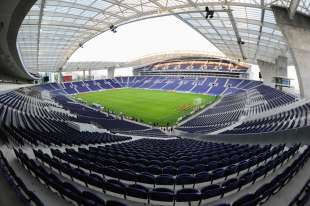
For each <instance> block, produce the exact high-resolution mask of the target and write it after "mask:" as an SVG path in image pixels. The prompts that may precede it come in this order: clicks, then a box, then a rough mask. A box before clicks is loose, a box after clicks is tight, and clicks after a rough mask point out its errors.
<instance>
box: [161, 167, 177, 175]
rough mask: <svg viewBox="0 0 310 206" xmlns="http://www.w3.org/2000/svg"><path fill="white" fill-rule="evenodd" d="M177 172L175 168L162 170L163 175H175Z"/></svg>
mask: <svg viewBox="0 0 310 206" xmlns="http://www.w3.org/2000/svg"><path fill="white" fill-rule="evenodd" d="M177 172H178V170H177V168H175V167H173V166H166V167H164V168H163V174H168V175H176V174H177Z"/></svg>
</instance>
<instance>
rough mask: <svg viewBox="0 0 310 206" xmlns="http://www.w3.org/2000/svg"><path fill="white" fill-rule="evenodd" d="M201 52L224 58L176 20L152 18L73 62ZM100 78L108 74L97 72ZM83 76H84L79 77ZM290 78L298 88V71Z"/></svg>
mask: <svg viewBox="0 0 310 206" xmlns="http://www.w3.org/2000/svg"><path fill="white" fill-rule="evenodd" d="M173 51H199V52H201V51H202V52H211V53H215V54H222V53H221V52H220V51H219V50H218V49H217V48H216V47H215V46H214V45H213V44H211V43H210V42H209V41H208V40H207V39H205V38H204V37H203V36H201V35H200V34H199V33H198V32H196V31H195V30H193V29H192V28H191V27H189V26H188V25H187V24H185V23H184V22H182V21H181V20H179V19H177V18H176V17H174V16H166V17H159V18H151V19H147V20H143V21H138V22H134V23H130V24H127V25H124V26H121V27H118V28H117V32H116V33H113V32H111V31H108V32H105V33H103V34H101V35H98V36H97V37H95V38H93V39H92V40H90V41H88V42H87V43H85V44H84V45H83V48H80V49H78V50H77V51H76V52H75V53H74V54H73V55H72V56H71V58H70V59H69V61H130V60H133V59H136V58H139V57H142V56H146V55H151V54H154V53H163V52H173ZM252 71H253V77H255V78H254V79H256V80H258V72H259V68H258V66H257V65H252ZM93 74H95V75H97V76H98V77H101V76H102V77H103V76H105V75H106V71H93ZM131 74H132V70H131V69H122V70H116V71H115V75H116V76H128V75H131ZM79 75H81V74H79ZM288 77H289V78H293V79H295V80H294V81H293V82H292V83H293V85H294V86H295V87H296V88H298V81H297V80H296V79H297V78H296V72H295V69H294V67H289V68H288Z"/></svg>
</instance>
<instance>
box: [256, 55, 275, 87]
mask: <svg viewBox="0 0 310 206" xmlns="http://www.w3.org/2000/svg"><path fill="white" fill-rule="evenodd" d="M257 64H258V67H259V69H260V72H261V74H262V77H263V80H264V83H265V84H267V85H270V84H272V77H274V76H276V64H275V63H272V62H266V61H263V60H260V59H258V60H257Z"/></svg>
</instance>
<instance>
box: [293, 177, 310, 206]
mask: <svg viewBox="0 0 310 206" xmlns="http://www.w3.org/2000/svg"><path fill="white" fill-rule="evenodd" d="M309 188H310V179H309V180H308V181H307V182H306V183H305V185H304V186H303V187H302V189H301V190H300V192H299V193H298V194H297V195H296V196H295V198H294V199H293V200H292V201H291V202H290V204H289V206H305V205H306V204H307V202H309V200H310V190H309Z"/></svg>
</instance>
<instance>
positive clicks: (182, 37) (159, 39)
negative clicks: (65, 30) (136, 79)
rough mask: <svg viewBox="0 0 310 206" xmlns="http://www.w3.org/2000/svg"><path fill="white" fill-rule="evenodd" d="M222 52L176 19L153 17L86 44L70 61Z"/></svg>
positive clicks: (109, 32) (104, 34)
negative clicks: (171, 52) (155, 54)
mask: <svg viewBox="0 0 310 206" xmlns="http://www.w3.org/2000/svg"><path fill="white" fill-rule="evenodd" d="M178 50H187V51H189V50H194V51H206V52H217V53H219V52H220V51H219V50H218V49H217V48H216V47H214V46H213V45H212V44H211V43H210V42H209V41H207V40H206V39H205V38H204V37H202V36H201V35H200V34H199V33H198V32H196V31H195V30H193V29H192V28H191V27H189V26H188V25H186V24H185V23H183V22H182V21H181V20H179V19H177V18H176V17H174V16H166V17H159V18H152V19H148V20H143V21H138V22H134V23H130V24H127V25H124V26H121V27H118V28H117V33H113V32H111V31H108V32H105V33H103V34H101V35H99V36H97V37H95V38H94V39H92V40H90V41H89V42H87V43H85V44H84V45H83V48H80V49H78V50H77V51H76V52H75V53H74V54H73V55H72V57H71V58H70V60H69V61H128V60H131V59H135V58H138V57H141V56H145V55H150V54H154V53H160V52H167V51H178Z"/></svg>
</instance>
